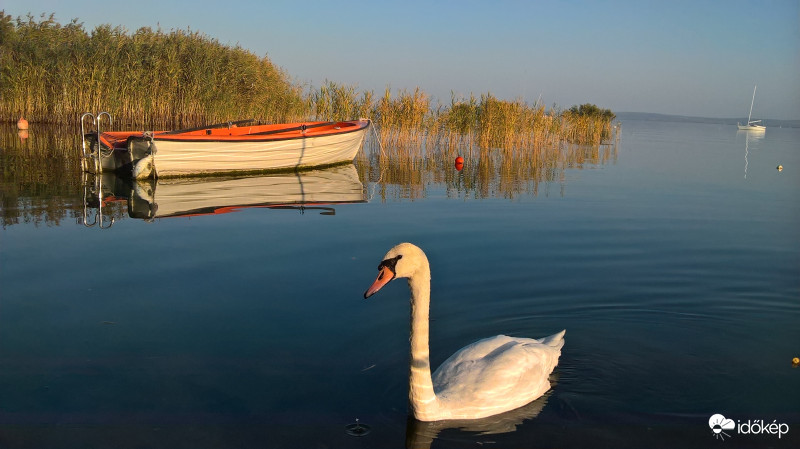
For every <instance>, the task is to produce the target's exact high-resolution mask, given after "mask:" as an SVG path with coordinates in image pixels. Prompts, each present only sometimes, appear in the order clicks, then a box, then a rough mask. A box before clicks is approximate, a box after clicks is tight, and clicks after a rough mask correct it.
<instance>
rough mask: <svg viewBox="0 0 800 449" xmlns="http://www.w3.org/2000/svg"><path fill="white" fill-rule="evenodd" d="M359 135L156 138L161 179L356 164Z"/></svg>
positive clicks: (156, 158) (362, 132)
mask: <svg viewBox="0 0 800 449" xmlns="http://www.w3.org/2000/svg"><path fill="white" fill-rule="evenodd" d="M365 133H366V128H363V129H360V130H358V131H354V132H349V133H342V134H333V135H322V136H315V137H306V138H301V139H286V140H267V141H235V142H230V141H229V142H225V141H177V140H165V139H159V138H155V139H154V142H155V146H156V153H155V155H154V156H153V163H154V165H155V170H156V173H157V174H158V176H182V175H191V174H202V173H212V172H241V171H263V170H281V169H298V168H308V167H316V166H324V165H332V164H337V163H342V162H352V160H353V159H354V158H355V156H356V153H358V150H359V149H360V148H361V144H362V142H363V141H364V134H365Z"/></svg>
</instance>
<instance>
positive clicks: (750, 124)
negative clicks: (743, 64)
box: [736, 86, 767, 132]
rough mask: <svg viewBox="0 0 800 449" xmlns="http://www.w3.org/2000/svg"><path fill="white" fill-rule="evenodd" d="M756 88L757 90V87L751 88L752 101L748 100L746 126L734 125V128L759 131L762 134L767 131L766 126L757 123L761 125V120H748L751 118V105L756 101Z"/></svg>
mask: <svg viewBox="0 0 800 449" xmlns="http://www.w3.org/2000/svg"><path fill="white" fill-rule="evenodd" d="M756 88H758V86H754V87H753V99H752V100H750V113H749V114H747V124H746V125H742V124H739V123H736V126H738V127H739V129H740V130H742V131H760V132H764V131H766V130H767V127H766V126H764V125H760V124H759V123H761V120H750V118H751V117H752V116H753V103H754V102H755V101H756Z"/></svg>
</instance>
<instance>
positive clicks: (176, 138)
mask: <svg viewBox="0 0 800 449" xmlns="http://www.w3.org/2000/svg"><path fill="white" fill-rule="evenodd" d="M299 123H300V124H304V123H308V124H313V123H322V122H299ZM339 123H348V124H349V123H352V124H353V125H354V126H353V129H333V130H330V131H325V132H319V131H312V132H313V134H310V135H309V134H307V133H303V132H302V131H301V130H292V131H287V133H297V135H291V136H282V135H281V134H282V133H276V134H274V135H271V136H269V137H258V135H257V134H241V135H235V136H234V135H228V136H215V135H209V136H181V135H180V134H173V135H159V134H158V133H159V132H168V131H157V132H154V133H153V135H152V138H153V141H155V142H158V141H165V142H176V143H177V142H194V143H197V142H204V143H214V142H224V143H236V142H242V143H252V142H280V141H284V140H297V139H316V138H325V137H333V136H341V135H345V134H350V133H354V132H359V131H364V130H366V129H367V128H368V127H369V126H370V125H371V124H372V121H371V120H346V121H340V122H335V123H333V124H332V125H331V126H336V125H337V124H339ZM143 134H144V132H143V131H106V132H103V133H101V138H102V137H104V136H105V137H109V138H111V139H113V140H114V141H116V142H119V143H123V142H125V141H126V140H127V139H128V138H129V137H132V136H137V137H138V136H140V135H143ZM123 136H124V137H123ZM251 136H252V137H251ZM103 140H105V142H104V143H111V142H110V139H103Z"/></svg>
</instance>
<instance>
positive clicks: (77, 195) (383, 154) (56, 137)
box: [0, 126, 619, 227]
mask: <svg viewBox="0 0 800 449" xmlns="http://www.w3.org/2000/svg"><path fill="white" fill-rule="evenodd" d="M618 136H619V134H618V133H617V134H615V137H614V138H613V139H612V141H611V142H609V143H607V144H604V145H599V146H585V145H577V144H568V143H561V144H547V145H534V146H532V147H530V148H519V147H517V148H505V149H504V148H492V149H486V148H481V147H479V146H477V145H476V144H473V143H471V140H469V139H452V138H447V139H444V138H439V139H431V140H430V141H428V140H426V139H424V138H421V139H419V140H418V141H414V143H413V144H412V145H403V144H395V145H393V146H391V147H382V146H381V144H380V143H379V141H378V139H376V138H375V137H376V134H371V135H368V138H367V141H366V142H365V145H364V148H363V149H362V151H360V152H359V154H358V156H357V157H356V160H355V172H354V173H353V174H352V176H351V175H346V176H347V177H350V178H352V179H350V180H349V181H347V182H345V183H344V184H341V183H340V184H339V185H337V182H338V181H335V180H330V181H325V179H324V178H325V176H327V175H322V178H320V179H317V180H316V181H311V182H310V183H309V182H306V183H303V181H302V179H303V178H304V177H305V178H308V179H307V181H309V180H311V178H313V177H319V176H318V174H313V173H314V172H317V171H314V170H312V171H309V172H305V174H303V173H304V172H298V173H284V174H278V175H276V174H265V175H261V176H250V178H254V179H261V180H262V181H265V182H266V184H264V183H263V182H262V183H261V184H262V185H261V188H260V190H259V189H258V188H257V187H256V186H257V185H258V184H259V181H238V182H237V183H238V185H237V186H234V185H233V184H231V182H232V180H233V179H243V177H226V178H216V177H205V178H196V179H173V180H168V179H162V180H159V181H158V182H155V181H153V185H151V186H147V185H145V184H141V183H137V182H132V181H131V180H129V179H127V177H125V176H114V175H113V174H112V175H109V174H106V175H104V176H102V177H94V176H90V175H86V174H83V173H81V169H80V158H79V148H80V133H79V131H78V130H77V129H73V128H64V127H45V126H40V127H36V128H35V129H34V130H31V131H30V132H29V134H28V135H27V136H26V137H25V138H24V139H23V138H21V137H20V136H19V134H18V132H17V130H16V129H14V128H13V127H11V126H8V127H4V128H3V129H2V131H0V149H2V151H0V167H1V168H2V185H3V190H2V192H3V193H2V206H3V207H2V211H0V220H2V224H3V226H4V227H5V226H10V225H14V224H19V223H34V224H35V225H40V224H46V225H48V226H51V225H56V226H57V225H59V224H61V222H62V221H64V220H65V219H71V220H74V221H75V222H76V223H82V224H85V225H87V226H88V225H94V224H97V223H100V224H101V226H105V225H108V224H110V223H112V222H116V221H119V220H121V219H124V218H125V217H128V216H130V217H134V218H147V219H152V218H156V217H158V216H165V215H180V214H181V213H183V214H186V213H189V212H190V210H191V207H185V208H184V209H185V210H172V211H171V212H169V213H167V212H165V209H163V208H164V207H165V205H166V204H167V203H170V204H175V203H176V201H180V202H184V203H185V202H187V201H191V200H190V199H189V196H190V195H192V193H193V192H194V193H195V194H196V196H197V197H198V198H197V199H195V200H196V201H199V203H197V204H196V206H197V207H196V208H195V209H205V212H208V211H209V210H211V209H213V208H221V207H234V206H247V205H250V206H253V205H256V204H262V205H263V204H267V203H270V204H273V205H275V204H277V203H281V202H284V203H288V202H292V203H302V202H320V201H318V198H316V197H314V195H310V196H308V197H307V198H305V199H298V198H297V197H293V198H284V200H286V201H280V198H260V196H261V197H263V195H260V194H258V193H257V192H259V191H262V192H264V191H268V190H269V191H274V190H275V188H276V186H277V185H272V186H270V185H269V184H270V183H271V182H273V181H275V182H278V183H279V184H280V183H283V187H285V186H286V185H287V184H286V183H288V184H291V185H295V186H296V187H297V188H299V189H300V192H301V193H302V189H304V188H308V187H310V186H314V187H313V189H316V190H318V191H319V192H328V193H331V192H333V191H338V192H340V193H341V192H346V193H348V194H352V193H353V192H354V189H356V186H355V184H359V185H361V183H364V184H367V183H371V184H372V185H371V186H369V187H367V186H364V187H363V190H365V195H366V196H365V198H366V199H367V200H374V199H378V198H379V199H380V200H381V201H387V200H402V199H410V200H414V199H419V198H425V197H427V196H428V195H429V194H430V192H431V190H432V189H440V188H443V189H444V192H445V193H444V194H445V195H446V196H447V197H449V198H464V199H467V198H475V199H485V198H507V199H515V198H518V197H520V196H522V195H532V196H536V195H538V194H539V192H540V187H541V185H542V184H543V183H544V184H546V185H550V184H557V185H558V186H559V195H561V196H563V195H564V194H565V193H564V171H565V170H567V169H582V168H585V167H591V166H597V165H603V164H607V163H614V162H616V160H617V155H618V146H619V139H618ZM457 156H462V157H464V160H465V163H464V166H463V169H462V170H456V169H455V168H454V160H455V158H456V157H457ZM339 171H341V170H339ZM335 177H336V175H334V178H335ZM278 179H283V181H277V180H278ZM269 180H271V181H269ZM297 182H299V184H297ZM320 183H321V184H320ZM322 184H329V185H328V186H324V185H322ZM246 185H249V187H247V186H246ZM157 186H163V187H160V191H159V188H158V187H157ZM178 186H182V188H183V190H182V191H181V195H180V197H179V198H173V199H171V200H168V201H165V200H166V198H168V197H169V196H170V195H173V194H176V193H175V192H177V190H176V189H177V188H178ZM283 187H278V191H279V192H280V191H281V189H282V188H283ZM231 188H233V189H234V190H240V192H239V193H238V194H232V195H234V196H235V195H239V196H240V197H242V198H239V199H238V200H237V199H235V198H233V197H229V198H217V199H218V200H219V201H217V204H212V203H213V202H212V203H209V202H208V200H210V199H211V198H213V197H215V196H217V197H218V196H219V193H220V192H224V191H226V189H231ZM248 189H249V190H248ZM254 189H255V190H254ZM168 190H169V191H172V192H173V193H167V191H168ZM213 191H216V193H213ZM155 192H159V193H155ZM319 192H316V193H319ZM307 193H309V194H313V193H315V192H314V191H311V192H307ZM153 195H156V196H158V197H159V198H162V201H161V207H162V211H161V212H160V213H157V212H155V211H153V210H148V209H149V208H151V206H152V205H153V204H158V203H159V201H158V200H156V199H154V198H151V197H152V196H153ZM244 196H252V198H251V199H247V200H245V199H244V198H243V197H244ZM351 197H352V195H350V197H348V198H350V199H349V200H347V201H348V202H349V201H352V198H351ZM201 198H204V199H205V200H201ZM129 200H130V201H129ZM137 200H138V202H137ZM336 200H337V199H336V198H335V197H332V201H333V202H336ZM131 201H133V204H129V203H131ZM203 201H205V202H203ZM322 202H331V199H329V200H328V201H322ZM200 203H202V204H200ZM170 207H173V206H170ZM181 207H183V206H181ZM87 208H89V209H92V210H87ZM143 208H144V209H143ZM100 215H102V217H100Z"/></svg>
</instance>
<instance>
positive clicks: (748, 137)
mask: <svg viewBox="0 0 800 449" xmlns="http://www.w3.org/2000/svg"><path fill="white" fill-rule="evenodd" d="M741 134H744V178H745V179H747V165H748V160H747V158H748V156H749V155H750V143H751V142H752V143H756V142H758V141H759V140H761V139H763V138H764V134H763V133H749V132H747V131H741V130H740V131H737V132H736V135H737V136H738V135H741ZM756 148H757V146H756Z"/></svg>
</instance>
